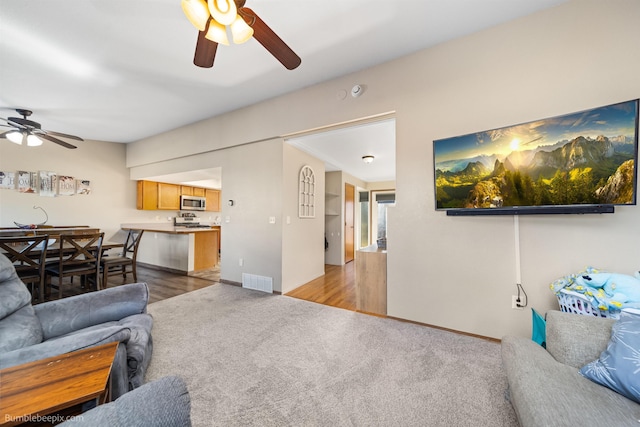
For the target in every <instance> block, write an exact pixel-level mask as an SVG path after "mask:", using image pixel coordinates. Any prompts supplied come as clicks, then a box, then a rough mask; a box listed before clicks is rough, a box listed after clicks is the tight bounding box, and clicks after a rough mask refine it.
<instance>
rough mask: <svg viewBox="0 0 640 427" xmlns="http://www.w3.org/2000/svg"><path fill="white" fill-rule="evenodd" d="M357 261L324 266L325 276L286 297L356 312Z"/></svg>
mask: <svg viewBox="0 0 640 427" xmlns="http://www.w3.org/2000/svg"><path fill="white" fill-rule="evenodd" d="M355 269H356V267H355V261H352V262H349V263H347V264H345V265H342V266H340V265H329V264H326V265H325V266H324V272H325V274H324V276H321V277H318V278H317V279H315V280H312V281H311V282H309V283H306V284H304V285H302V286H300V287H299V288H296V289H294V290H293V291H291V292H289V293H287V294H285V295H286V296H289V297H293V298H298V299H303V300H306V301H312V302H317V303H319V304H324V305H330V306H332V307H338V308H344V309H346V310H352V311H355V310H356V282H355Z"/></svg>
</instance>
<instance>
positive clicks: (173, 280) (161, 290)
mask: <svg viewBox="0 0 640 427" xmlns="http://www.w3.org/2000/svg"><path fill="white" fill-rule="evenodd" d="M324 271H325V274H324V276H322V277H319V278H317V279H315V280H313V281H311V282H309V283H307V284H304V285H302V286H300V287H299V288H297V289H294V290H293V291H291V292H289V293H287V294H286V295H287V296H290V297H293V298H298V299H303V300H306V301H312V302H316V303H318V304H324V305H330V306H333V307H338V308H343V309H346V310H352V311H355V310H356V286H355V262H350V263H347V264H345V265H343V266H339V265H325V269H324ZM219 279H220V268H219V267H218V268H215V269H212V270H211V271H206V272H202V273H198V274H197V275H194V276H185V275H183V274H178V273H171V272H167V271H164V270H157V269H153V268H149V267H145V266H142V265H139V266H138V282H146V283H147V285H148V286H149V303H153V302H156V301H161V300H163V299H167V298H171V297H175V296H177V295H180V294H184V293H186V292H191V291H195V290H197V289H202V288H205V287H207V286H212V285H216V284H218V283H219ZM131 281H132V279H131V275H129V276H127V279H126V280H123V279H122V277H120V276H111V277H109V280H108V287H110V288H111V287H114V286H120V285H122V284H124V283H131ZM79 282H80V281H79V280H77V278H76V280H75V281H74V282H73V283H71V282H69V281H68V280H67V281H65V282H63V298H64V297H70V296H73V295H78V294H80V293H84V292H86V290H84V289H82V288H81V286H80V283H79ZM57 295H58V292H57V290H53V291H52V295H51V297H50V298H49V299H57Z"/></svg>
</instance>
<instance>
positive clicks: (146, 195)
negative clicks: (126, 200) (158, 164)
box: [136, 181, 158, 210]
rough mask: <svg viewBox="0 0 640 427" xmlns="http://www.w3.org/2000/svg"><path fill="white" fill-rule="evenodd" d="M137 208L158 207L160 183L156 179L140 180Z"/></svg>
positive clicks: (148, 208) (154, 208)
mask: <svg viewBox="0 0 640 427" xmlns="http://www.w3.org/2000/svg"><path fill="white" fill-rule="evenodd" d="M136 209H145V210H156V209H158V183H157V182H154V181H138V196H137V199H136Z"/></svg>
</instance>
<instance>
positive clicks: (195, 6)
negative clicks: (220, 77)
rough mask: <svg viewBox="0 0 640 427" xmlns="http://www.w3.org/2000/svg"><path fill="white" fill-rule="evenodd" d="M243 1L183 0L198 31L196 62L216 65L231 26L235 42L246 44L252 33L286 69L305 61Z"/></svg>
mask: <svg viewBox="0 0 640 427" xmlns="http://www.w3.org/2000/svg"><path fill="white" fill-rule="evenodd" d="M244 4H245V0H208V1H205V0H182V10H183V11H184V13H185V15H186V16H187V18H188V19H189V21H190V22H191V23H192V24H193V25H194V26H195V27H196V28H197V29H198V31H199V33H198V41H197V43H196V52H195V55H194V58H193V63H194V64H195V65H197V66H198V67H203V68H211V67H213V62H214V60H215V57H216V51H217V49H218V44H220V43H222V44H229V42H228V39H227V28H226V27H227V26H229V27H230V29H231V34H232V38H233V42H234V43H236V44H239V43H244V42H245V41H247V40H249V39H250V38H251V37H252V36H253V38H255V39H256V40H257V41H258V42H259V43H260V44H261V45H262V46H264V47H265V49H267V50H268V51H269V52H270V53H271V54H272V55H273V56H274V57H275V58H276V59H277V60H278V61H280V63H281V64H282V65H284V66H285V68H287V69H288V70H293V69H294V68H297V67H298V66H299V65H300V63H301V62H302V60H301V59H300V57H299V56H298V55H296V53H295V52H294V51H293V50H291V48H290V47H289V46H287V44H286V43H285V42H284V41H283V40H282V39H281V38H280V37H278V35H277V34H276V33H275V32H273V30H272V29H271V28H269V26H268V25H267V24H265V22H264V21H263V20H262V19H260V17H259V16H258V15H257V14H256V13H255V12H254V11H253V10H251V9H249V8H248V7H244Z"/></svg>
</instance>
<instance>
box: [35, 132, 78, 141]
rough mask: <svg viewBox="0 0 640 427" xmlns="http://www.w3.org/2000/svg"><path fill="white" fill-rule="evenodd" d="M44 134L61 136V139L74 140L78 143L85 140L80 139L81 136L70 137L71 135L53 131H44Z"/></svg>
mask: <svg viewBox="0 0 640 427" xmlns="http://www.w3.org/2000/svg"><path fill="white" fill-rule="evenodd" d="M43 133H46V134H48V135H55V136H59V137H60V138H67V139H74V140H76V141H84V139H82V138H80V137H79V136H75V135H69V134H66V133H61V132H54V131H52V130H47V131H43Z"/></svg>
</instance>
